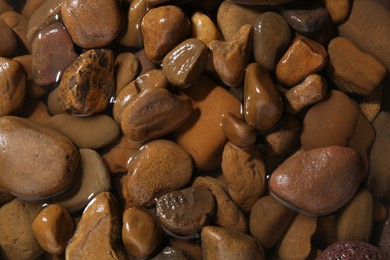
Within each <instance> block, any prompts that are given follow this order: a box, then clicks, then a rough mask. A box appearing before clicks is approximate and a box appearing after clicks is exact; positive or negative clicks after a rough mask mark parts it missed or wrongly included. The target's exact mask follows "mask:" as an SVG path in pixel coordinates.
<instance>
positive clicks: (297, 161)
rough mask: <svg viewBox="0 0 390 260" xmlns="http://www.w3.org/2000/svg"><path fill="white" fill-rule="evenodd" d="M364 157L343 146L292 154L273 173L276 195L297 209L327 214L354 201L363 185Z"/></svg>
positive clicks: (306, 212) (272, 186)
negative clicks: (361, 178)
mask: <svg viewBox="0 0 390 260" xmlns="http://www.w3.org/2000/svg"><path fill="white" fill-rule="evenodd" d="M360 167H361V158H360V156H359V154H358V153H357V152H356V151H355V150H353V149H351V148H346V147H341V146H329V147H324V148H317V149H313V150H310V151H307V152H303V153H301V154H298V155H296V156H292V157H290V158H289V159H287V160H286V161H284V162H283V163H282V164H281V165H280V166H279V167H278V168H276V170H275V171H274V172H273V173H272V175H271V178H270V181H269V188H270V191H271V192H272V194H273V195H274V196H275V197H277V198H278V199H280V200H282V201H283V202H284V203H286V204H287V205H288V206H289V207H291V208H293V209H294V210H297V211H300V212H303V213H305V214H308V215H313V216H316V215H326V214H329V213H332V212H334V211H335V210H337V209H339V208H340V207H342V206H344V205H345V204H346V203H347V202H348V201H350V200H351V198H352V197H353V195H354V194H355V192H356V190H357V188H358V186H359V184H360V176H359V174H360Z"/></svg>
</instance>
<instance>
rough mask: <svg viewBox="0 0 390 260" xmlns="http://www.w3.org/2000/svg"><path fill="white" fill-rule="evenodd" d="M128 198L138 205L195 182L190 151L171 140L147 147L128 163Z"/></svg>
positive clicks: (149, 202)
mask: <svg viewBox="0 0 390 260" xmlns="http://www.w3.org/2000/svg"><path fill="white" fill-rule="evenodd" d="M127 175H128V179H127V193H128V199H129V200H130V201H131V202H132V203H134V205H137V206H143V205H150V204H153V203H154V200H153V199H154V198H156V197H159V196H161V195H162V194H164V193H167V192H171V191H174V190H178V189H181V188H183V187H184V186H185V185H186V184H188V182H189V181H190V179H191V176H192V162H191V157H190V156H189V155H188V153H187V152H186V151H184V150H183V149H182V148H180V147H179V146H178V145H177V144H175V143H174V142H172V141H168V140H162V139H161V140H156V141H151V142H149V143H147V144H146V145H144V146H143V147H142V148H141V149H140V151H139V152H138V154H137V155H136V156H135V157H134V158H132V160H131V162H129V164H128V173H127Z"/></svg>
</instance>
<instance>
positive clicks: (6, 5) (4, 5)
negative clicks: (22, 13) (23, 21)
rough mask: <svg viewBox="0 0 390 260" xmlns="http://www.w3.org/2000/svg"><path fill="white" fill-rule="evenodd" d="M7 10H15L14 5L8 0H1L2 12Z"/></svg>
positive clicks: (0, 11) (0, 9)
mask: <svg viewBox="0 0 390 260" xmlns="http://www.w3.org/2000/svg"><path fill="white" fill-rule="evenodd" d="M7 11H14V6H12V4H10V3H8V1H7V0H0V14H2V13H5V12H7Z"/></svg>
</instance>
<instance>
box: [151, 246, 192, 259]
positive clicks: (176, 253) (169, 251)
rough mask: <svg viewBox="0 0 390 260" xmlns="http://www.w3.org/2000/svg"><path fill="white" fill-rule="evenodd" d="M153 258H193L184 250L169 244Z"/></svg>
mask: <svg viewBox="0 0 390 260" xmlns="http://www.w3.org/2000/svg"><path fill="white" fill-rule="evenodd" d="M151 260H192V257H191V255H189V254H187V253H186V252H185V251H183V250H180V249H178V248H174V247H169V246H168V247H165V248H164V250H163V251H162V252H161V253H159V254H158V255H156V256H155V257H153V258H151Z"/></svg>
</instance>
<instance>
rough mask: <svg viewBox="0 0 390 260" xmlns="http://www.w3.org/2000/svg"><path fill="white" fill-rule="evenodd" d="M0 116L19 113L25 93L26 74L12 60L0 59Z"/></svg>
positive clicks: (17, 63) (18, 64)
mask: <svg viewBox="0 0 390 260" xmlns="http://www.w3.org/2000/svg"><path fill="white" fill-rule="evenodd" d="M0 92H1V96H0V116H6V115H10V114H15V113H16V112H19V111H20V109H21V108H22V106H23V102H24V97H25V93H26V73H25V72H24V69H23V66H22V65H21V64H20V63H19V62H17V61H14V60H10V59H7V58H1V57H0Z"/></svg>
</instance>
